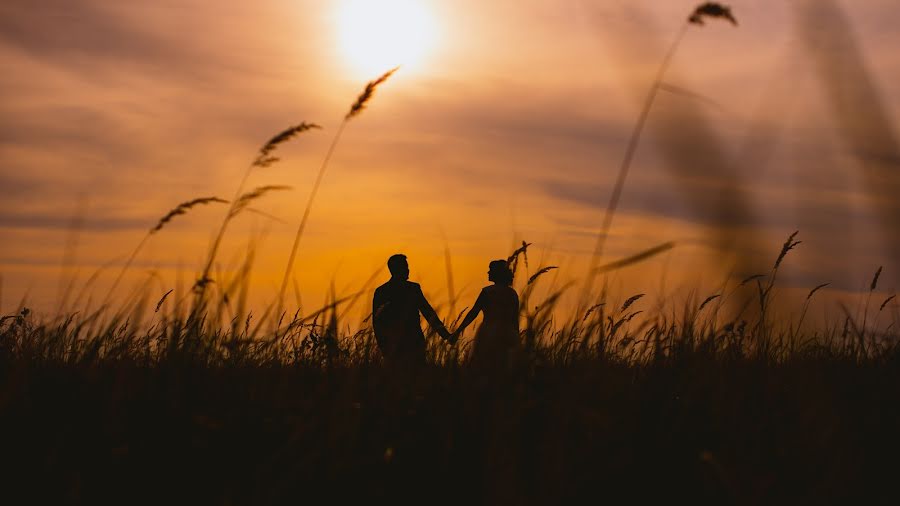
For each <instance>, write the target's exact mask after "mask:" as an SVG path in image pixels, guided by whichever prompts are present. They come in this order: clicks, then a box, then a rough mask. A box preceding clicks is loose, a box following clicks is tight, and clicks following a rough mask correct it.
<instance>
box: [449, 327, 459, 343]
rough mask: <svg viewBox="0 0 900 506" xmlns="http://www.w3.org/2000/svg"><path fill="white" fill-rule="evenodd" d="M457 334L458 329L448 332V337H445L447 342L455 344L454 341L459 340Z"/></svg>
mask: <svg viewBox="0 0 900 506" xmlns="http://www.w3.org/2000/svg"><path fill="white" fill-rule="evenodd" d="M459 334H460V332H459V330H455V331H453V333H452V334H450V338H449V339H447V342H448V343H450V344H456V342H457V341H459Z"/></svg>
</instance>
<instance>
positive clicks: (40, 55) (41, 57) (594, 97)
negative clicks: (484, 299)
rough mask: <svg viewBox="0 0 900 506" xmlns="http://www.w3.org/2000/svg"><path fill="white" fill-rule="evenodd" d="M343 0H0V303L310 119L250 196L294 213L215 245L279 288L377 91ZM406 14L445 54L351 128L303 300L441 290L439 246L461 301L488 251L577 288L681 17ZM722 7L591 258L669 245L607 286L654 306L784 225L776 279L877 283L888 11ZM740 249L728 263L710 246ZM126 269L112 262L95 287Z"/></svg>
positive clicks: (891, 16)
mask: <svg viewBox="0 0 900 506" xmlns="http://www.w3.org/2000/svg"><path fill="white" fill-rule="evenodd" d="M343 3H345V2H342V1H341V0H334V1H325V0H321V1H305V0H292V1H287V0H268V1H260V2H253V3H252V4H251V3H248V2H233V1H218V2H210V1H200V0H179V1H173V0H154V1H131V2H115V3H112V2H106V1H100V0H42V1H40V2H37V3H35V2H30V1H29V2H26V1H24V0H6V1H5V2H3V4H2V5H0V59H2V61H3V63H4V69H5V72H3V73H2V74H0V184H2V188H3V189H4V199H2V202H0V245H2V247H0V274H2V276H3V285H2V299H0V313H4V314H5V313H7V312H9V311H11V310H12V309H14V308H15V306H16V305H17V304H18V302H19V300H21V298H22V297H23V296H24V295H25V294H26V293H27V294H28V298H29V301H31V302H30V303H31V304H32V305H36V306H37V307H45V308H50V307H52V304H54V301H56V300H57V297H58V295H57V293H58V291H59V286H60V279H61V278H60V276H61V271H62V269H61V265H63V257H64V256H65V251H66V247H65V245H66V244H67V241H68V243H69V244H70V245H72V247H70V248H69V251H70V252H72V256H71V258H72V259H73V260H72V263H73V267H72V268H71V269H69V270H68V271H67V273H68V274H69V275H71V274H72V273H75V272H77V273H78V275H79V276H80V278H78V279H80V280H84V279H86V278H87V277H88V276H89V275H90V274H91V273H92V272H93V271H94V270H95V269H96V268H97V267H99V266H101V265H104V264H106V263H107V262H110V261H113V260H116V259H118V260H117V261H118V264H116V263H114V264H113V265H114V266H115V265H121V261H122V259H124V257H126V256H127V255H128V254H129V253H130V251H131V250H132V249H133V247H134V246H135V245H136V244H137V243H138V242H139V241H140V239H141V237H143V235H144V233H145V232H146V230H147V229H148V228H149V227H151V226H152V225H153V224H154V223H155V222H156V220H157V219H158V218H159V217H160V216H161V215H162V214H164V213H165V212H166V211H167V210H168V209H170V208H171V207H173V206H174V205H175V204H177V203H178V202H181V201H184V200H188V199H191V198H194V197H198V196H209V195H218V196H221V197H224V198H230V197H231V196H232V194H233V192H234V190H235V188H236V185H237V183H238V180H239V178H240V176H241V174H242V173H243V170H244V167H246V165H247V163H248V162H249V161H250V160H252V158H253V156H254V153H255V152H256V150H257V149H258V148H259V146H260V145H261V144H262V143H264V142H265V141H266V140H267V139H268V138H269V137H271V135H273V134H274V133H277V132H278V131H280V130H282V129H283V128H284V127H286V126H288V125H290V124H295V123H298V122H300V121H313V122H316V123H319V124H321V125H322V126H323V127H324V130H322V131H318V132H312V133H307V134H303V136H302V137H300V138H298V139H297V140H296V141H294V142H292V143H291V144H290V145H287V146H285V147H284V148H283V149H281V150H280V152H279V153H280V155H282V161H281V162H280V164H278V165H276V166H275V167H272V168H269V169H261V170H258V171H256V172H254V174H253V175H252V176H251V181H250V183H249V185H250V186H251V187H252V186H258V185H263V184H288V185H292V186H293V187H294V188H295V189H294V190H293V191H291V192H284V193H281V194H278V195H273V196H271V197H267V198H266V199H265V200H263V201H260V202H259V203H258V205H257V207H258V208H259V209H261V210H264V211H265V212H267V213H271V214H272V215H274V216H277V217H278V218H280V219H281V220H283V221H284V223H282V222H278V221H271V220H268V219H266V218H263V217H260V216H255V215H246V216H243V217H241V218H240V219H239V220H238V221H237V222H236V223H235V226H234V227H233V228H232V229H231V231H230V233H229V235H228V238H227V241H226V245H225V249H224V250H223V254H222V255H221V256H220V261H221V263H222V264H223V266H224V267H225V268H226V269H227V268H228V266H229V265H232V266H233V265H236V264H235V263H234V262H233V259H235V258H237V257H239V255H240V254H241V252H242V251H243V248H245V247H246V244H247V242H248V240H250V238H251V237H252V234H254V233H256V234H263V235H262V237H261V238H258V239H256V245H257V248H258V250H259V251H258V257H257V265H256V268H255V274H254V293H255V294H256V296H257V297H258V298H259V300H268V299H270V298H271V297H272V296H273V295H274V293H276V292H277V285H278V283H279V281H280V276H281V272H282V271H283V269H284V265H285V262H286V260H287V254H288V250H289V248H290V241H291V239H292V237H293V231H294V229H295V227H296V224H297V223H298V221H299V216H300V214H301V212H302V209H303V206H304V204H305V201H306V198H307V195H308V193H309V189H310V186H311V185H312V182H313V179H314V177H315V172H316V170H317V168H318V164H319V163H320V162H321V160H322V157H323V156H324V153H325V150H326V149H327V147H328V143H329V142H330V140H331V138H332V136H333V134H334V131H335V129H336V128H337V126H338V125H339V123H340V120H341V118H342V117H343V114H344V113H345V112H346V109H347V108H348V107H349V105H350V103H351V102H352V101H353V100H354V99H355V98H356V96H357V94H358V93H359V92H360V91H361V89H362V87H363V85H364V84H365V82H366V81H367V80H368V79H371V78H374V77H376V75H369V74H366V73H364V72H362V71H361V69H360V68H359V66H358V64H357V65H354V63H352V62H351V61H350V60H349V59H348V58H347V55H346V53H345V52H343V51H342V49H341V44H340V37H341V27H340V26H339V23H340V21H339V20H340V19H341V16H340V13H341V12H342V11H341V5H342V4H343ZM418 3H419V4H420V5H423V6H424V9H425V11H426V12H428V13H430V14H429V15H430V16H431V17H432V18H433V19H434V26H435V27H436V28H435V29H436V33H435V34H434V39H435V40H434V45H433V47H431V48H430V49H429V50H428V51H426V52H425V53H424V54H423V56H422V58H421V59H420V60H419V61H418V62H415V63H413V64H410V65H407V66H405V67H402V68H401V69H400V71H399V72H398V73H397V74H396V75H395V76H393V77H392V78H391V80H390V81H388V82H387V83H385V84H384V85H383V86H382V87H381V88H380V89H379V90H378V92H377V95H376V96H375V98H374V99H373V101H372V103H371V106H370V107H369V108H368V109H367V110H366V111H364V112H363V114H362V115H360V116H359V117H358V118H356V119H354V120H353V121H352V122H351V124H350V125H348V128H347V130H346V132H345V134H344V137H343V139H342V141H341V144H340V145H339V146H338V148H337V152H336V154H335V156H334V158H333V160H332V163H331V165H330V168H329V172H328V173H327V174H326V176H325V181H324V184H323V186H322V188H321V192H320V194H319V200H318V201H317V203H316V206H315V207H314V209H313V212H312V216H311V219H310V224H309V228H308V231H307V234H306V236H305V237H304V239H303V243H302V245H301V249H300V257H299V260H298V266H297V269H296V271H295V276H296V278H297V280H298V283H299V284H300V286H301V290H302V292H303V294H304V300H305V302H306V303H307V304H309V305H316V304H318V303H320V302H321V301H322V300H324V297H325V292H326V291H327V289H328V286H329V284H330V282H331V280H332V279H334V280H335V285H336V287H337V288H338V290H343V291H349V290H351V289H354V288H355V287H358V285H359V284H360V283H361V282H362V281H363V280H364V279H366V278H367V277H368V276H369V275H370V274H371V273H372V272H374V271H375V270H376V269H378V268H380V267H381V266H382V265H383V263H384V261H385V260H386V258H387V257H388V256H389V255H390V254H392V253H395V252H398V251H402V252H405V253H407V254H408V255H409V257H410V262H411V267H412V271H413V275H412V276H413V279H414V280H418V281H421V282H422V283H423V286H424V287H425V289H426V293H429V294H432V297H433V299H434V302H435V303H436V304H437V303H440V302H441V301H444V300H446V298H447V297H446V280H445V264H444V248H445V239H444V238H446V245H447V246H448V247H449V249H450V251H451V254H452V263H453V269H454V277H455V281H456V286H457V289H464V292H463V295H462V300H461V302H460V303H459V305H460V306H465V305H467V304H466V300H467V299H469V298H472V297H474V294H475V293H476V290H477V288H478V287H480V286H481V285H482V284H483V283H484V278H485V271H486V267H487V263H488V261H489V260H491V259H494V258H501V257H504V256H506V255H508V254H509V252H510V251H511V250H512V248H513V246H514V245H515V244H516V241H521V240H522V239H526V240H528V241H529V242H534V243H535V245H534V250H533V255H532V257H531V259H530V260H531V261H532V263H531V264H530V269H531V271H534V270H535V268H536V267H537V266H538V263H539V261H543V264H544V265H560V266H561V267H562V269H560V270H559V271H556V272H558V276H559V278H558V281H557V282H558V283H559V284H561V283H562V282H564V281H565V280H566V279H569V278H573V277H580V276H581V275H582V273H583V271H584V266H585V264H586V258H587V256H588V255H589V253H590V251H591V250H592V248H593V243H594V237H595V235H596V233H597V231H598V230H599V224H600V221H601V218H602V214H603V208H604V207H605V206H606V201H607V199H608V198H609V194H610V191H611V186H612V182H613V180H614V178H615V173H616V169H617V167H618V164H619V163H620V160H621V157H622V155H623V153H624V149H625V144H626V142H627V139H628V135H629V133H630V131H631V128H632V126H633V124H634V121H635V118H636V116H637V112H638V110H639V108H640V104H641V100H642V99H643V96H644V94H645V93H646V90H647V88H648V86H649V83H650V82H651V80H652V75H653V73H654V72H655V70H656V68H657V66H658V64H659V62H660V60H661V59H662V55H663V53H664V51H665V48H666V46H667V44H668V43H669V41H670V40H671V39H672V38H673V37H674V35H675V33H676V32H677V30H678V29H679V27H680V26H681V23H682V22H683V20H684V18H685V17H686V16H687V13H689V12H690V11H691V10H692V8H693V7H694V6H695V2H692V1H680V0H678V1H676V0H667V1H665V2H660V1H648V0H629V1H602V0H595V1H589V0H581V1H577V0H571V1H568V0H567V1H559V0H524V1H523V0H518V1H512V0H493V1H491V2H482V1H475V0H452V1H451V0H432V1H427V0H421V1H419V2H418ZM829 4H831V6H830V7H829ZM730 5H731V6H732V8H733V9H734V13H735V16H736V17H737V18H738V20H739V21H740V26H739V27H737V28H735V27H732V26H731V25H729V24H726V23H724V22H715V21H710V22H709V23H708V24H707V25H706V26H704V27H702V28H700V27H692V28H691V29H690V30H689V32H688V33H687V35H686V38H685V40H684V42H683V44H682V45H681V46H680V48H679V49H678V52H677V54H676V57H675V59H674V60H673V63H672V67H671V70H670V72H669V73H668V74H667V77H666V79H665V81H666V83H667V85H668V87H667V89H666V91H663V92H661V93H660V95H659V96H658V97H657V101H656V102H655V104H654V108H653V110H652V112H651V114H650V120H649V123H648V127H647V131H646V132H645V136H644V137H643V139H642V141H641V145H640V148H639V150H638V155H637V157H636V159H635V161H634V164H633V167H632V171H631V173H630V175H629V179H628V182H627V184H626V187H625V192H624V194H623V198H622V202H621V206H620V213H619V214H618V215H617V217H616V221H615V223H614V225H613V232H612V235H611V238H610V241H609V243H608V248H607V255H608V257H609V259H613V258H618V257H621V256H625V255H628V254H632V253H634V252H637V251H639V250H641V249H645V248H648V247H651V246H654V245H656V244H659V243H662V242H665V241H677V243H678V245H677V246H676V248H675V250H673V252H672V253H670V254H668V255H666V256H665V257H661V258H657V259H654V260H651V261H649V262H648V263H647V264H646V265H643V266H642V267H640V268H632V269H628V270H626V271H622V272H621V273H619V274H618V275H617V277H616V279H617V281H616V282H617V283H620V284H621V285H622V286H623V287H624V288H622V289H623V290H624V291H626V292H631V293H635V292H654V291H655V290H657V288H658V287H659V285H660V281H661V273H662V272H663V270H665V271H666V272H668V276H669V277H670V278H671V280H670V281H669V283H670V284H674V285H678V283H680V282H685V281H690V282H692V283H693V282H698V284H708V285H709V286H712V285H713V284H715V283H718V282H719V281H720V280H721V279H723V278H724V277H725V276H726V275H727V273H728V271H729V270H738V271H746V270H748V269H752V268H754V267H756V266H759V265H768V264H770V263H771V261H772V260H773V257H774V255H775V254H776V253H777V250H778V248H779V247H780V245H781V242H782V241H783V240H784V238H785V237H786V236H787V235H788V234H789V233H790V232H792V231H793V230H795V229H799V230H800V231H801V233H800V238H801V239H802V240H803V241H804V243H803V245H802V246H800V247H799V248H798V250H797V251H796V252H795V253H792V257H791V259H790V261H789V262H788V263H787V264H786V270H785V277H784V278H783V279H784V283H785V284H786V285H788V286H800V287H804V286H806V287H808V286H814V285H816V284H818V283H821V282H831V283H832V284H833V285H832V286H833V287H834V288H835V289H837V290H856V289H859V288H861V287H862V286H864V285H866V284H867V283H868V280H869V279H870V277H871V274H872V273H873V272H874V270H875V269H876V268H877V267H878V266H879V265H885V277H884V278H883V279H884V281H883V288H884V289H885V290H887V291H891V290H893V288H894V287H895V286H896V282H897V281H898V280H900V276H898V274H897V273H898V269H900V262H896V261H893V262H892V261H891V258H896V255H892V253H891V251H897V250H892V248H896V244H893V243H892V240H893V238H894V237H896V236H897V232H898V231H897V227H898V225H900V220H895V219H893V216H895V215H896V216H900V214H897V207H898V204H897V203H896V198H894V197H893V196H895V195H896V192H894V191H893V190H894V189H900V185H898V184H897V182H896V181H895V176H894V175H893V174H896V172H897V169H900V167H898V165H900V163H898V158H897V153H898V148H897V145H896V137H894V135H893V134H894V133H896V132H893V131H891V128H893V124H894V123H895V122H896V121H897V119H898V118H900V92H898V91H897V89H896V87H892V86H891V83H894V82H897V80H898V78H900V56H898V53H897V52H896V51H895V50H894V49H895V48H896V47H900V32H898V31H897V30H896V22H897V21H898V12H897V9H896V6H895V5H893V2H891V1H889V0H867V1H859V2H852V3H851V2H847V1H841V2H837V3H836V4H832V2H824V1H819V0H795V1H793V2H784V1H782V0H765V1H760V0H753V1H750V0H743V1H732V2H731V3H730ZM835 5H840V6H843V9H840V10H838V9H837V8H836V7H834V6H835ZM823 6H824V7H823ZM842 16H845V17H846V21H847V25H846V26H845V25H842V24H841V20H842V19H844V18H842ZM395 30H399V28H396V27H391V26H385V27H384V31H385V32H386V33H392V32H393V31H395ZM376 33H377V32H376ZM413 43H414V42H413ZM399 63H402V62H399ZM384 70H387V69H384ZM860 77H862V78H864V79H860ZM886 125H887V126H888V127H891V128H884V127H885V126H886ZM740 199H743V201H744V204H745V205H743V208H744V211H743V212H741V208H742V205H741V204H740V202H739V200H740ZM224 212H225V209H224V208H221V207H219V208H215V207H210V208H203V209H199V210H196V211H192V212H191V213H190V214H189V215H187V216H183V217H179V218H177V220H176V221H175V222H173V224H172V225H171V226H170V227H167V228H166V229H165V230H163V231H162V232H161V233H160V234H158V235H157V236H155V237H154V238H153V239H152V240H151V242H150V244H149V245H148V247H147V249H146V250H145V251H144V252H143V253H142V254H141V256H140V257H139V259H138V262H137V266H136V268H135V269H134V270H133V271H132V272H131V274H130V276H129V283H134V282H137V281H138V280H141V279H145V278H146V276H147V275H148V273H150V272H156V273H157V274H158V278H157V281H154V285H153V290H154V293H155V291H158V292H159V293H160V295H161V294H162V293H164V292H165V290H166V289H168V287H171V286H174V284H175V282H176V281H175V280H176V278H177V273H178V271H179V270H180V271H181V272H182V278H184V279H185V280H186V281H185V283H188V284H189V283H190V279H191V278H192V276H194V275H195V274H194V273H195V272H196V271H198V270H199V269H201V267H202V261H203V256H204V252H205V248H206V245H207V244H208V242H209V240H210V239H211V236H212V234H213V231H214V228H215V226H216V224H217V223H218V222H219V221H220V220H221V218H222V215H223V213H224ZM73 222H76V223H81V225H78V226H76V227H74V230H78V233H72V230H73V226H72V223H73ZM729 241H733V242H731V243H730V244H732V247H731V249H732V250H738V251H741V252H743V253H744V255H743V256H744V257H745V262H746V263H745V264H744V265H745V266H744V267H740V266H737V264H736V263H735V262H736V261H735V260H734V258H733V257H732V256H729V255H728V254H726V253H723V252H722V251H720V249H721V248H722V247H723V244H727V243H729ZM723 258H724V260H722V259H723ZM115 272H116V270H115V267H112V268H110V269H107V270H106V271H104V273H103V277H102V279H101V281H100V282H98V286H100V287H102V286H104V283H106V286H108V284H109V283H110V282H111V279H112V278H113V277H114V276H115ZM382 278H384V275H382ZM670 286H671V285H670Z"/></svg>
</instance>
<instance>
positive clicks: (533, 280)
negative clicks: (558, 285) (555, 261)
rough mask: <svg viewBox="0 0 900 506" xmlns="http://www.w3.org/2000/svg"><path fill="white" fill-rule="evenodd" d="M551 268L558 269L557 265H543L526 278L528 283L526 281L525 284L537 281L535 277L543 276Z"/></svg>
mask: <svg viewBox="0 0 900 506" xmlns="http://www.w3.org/2000/svg"><path fill="white" fill-rule="evenodd" d="M553 269H559V267H557V266H555V265H551V266H549V267H544V268H543V269H541V270H539V271H537V272H535V273H534V275H533V276H531V277H530V278H528V283H527V284H529V285H530V284H532V283H534V282H535V281H537V278H539V277H541V276H543V275H544V274H546V273H548V272H550V271H552V270H553Z"/></svg>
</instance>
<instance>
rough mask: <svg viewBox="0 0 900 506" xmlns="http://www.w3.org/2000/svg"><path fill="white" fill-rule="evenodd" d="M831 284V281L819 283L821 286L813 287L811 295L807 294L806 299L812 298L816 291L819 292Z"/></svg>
mask: <svg viewBox="0 0 900 506" xmlns="http://www.w3.org/2000/svg"><path fill="white" fill-rule="evenodd" d="M830 284H831V283H822V284H821V285H819V286H817V287H815V288H813V289H812V290H810V291H809V295H807V296H806V300H809V299H811V298H812V296H813V295H815V293H816V292H818V291H819V290H821V289H823V288H825V287H826V286H828V285H830Z"/></svg>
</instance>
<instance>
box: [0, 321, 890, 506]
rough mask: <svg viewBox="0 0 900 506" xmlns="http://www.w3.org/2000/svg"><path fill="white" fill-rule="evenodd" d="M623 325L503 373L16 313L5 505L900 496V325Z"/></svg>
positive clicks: (826, 500) (318, 332) (755, 500)
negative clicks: (41, 320) (799, 329)
mask: <svg viewBox="0 0 900 506" xmlns="http://www.w3.org/2000/svg"><path fill="white" fill-rule="evenodd" d="M588 321H593V320H592V319H591V320H588ZM597 321H603V320H602V318H600V317H599V315H598V318H597ZM610 323H612V322H610ZM575 327H577V325H576V326H575ZM578 329H580V330H578ZM622 329H624V327H618V328H617V329H616V330H617V331H622ZM610 330H612V325H610V324H607V325H600V324H598V325H587V324H585V326H583V327H577V328H576V329H575V330H573V329H572V328H570V329H569V330H568V331H567V332H568V333H565V332H560V333H557V334H555V335H554V336H555V340H554V339H536V340H534V342H535V343H538V344H534V345H532V346H531V347H530V348H528V349H526V350H523V351H521V352H520V354H518V355H517V356H516V357H514V360H512V361H511V362H510V363H509V364H507V365H506V366H504V365H498V366H497V367H493V368H491V369H490V370H485V369H477V368H475V367H474V366H473V365H471V364H468V363H466V361H465V360H464V359H460V357H459V356H458V355H456V354H455V352H453V350H449V348H447V347H446V346H445V345H442V344H439V343H437V342H435V343H433V346H432V348H431V359H430V360H429V363H428V364H427V365H426V366H424V367H422V368H420V369H415V370H413V369H404V370H398V369H392V368H388V367H386V366H385V365H383V364H382V363H381V361H380V360H379V359H378V357H377V352H374V351H373V350H372V349H371V336H370V335H369V334H368V333H367V332H360V333H357V334H356V335H354V336H344V337H342V338H340V339H335V338H334V335H333V334H332V335H331V336H329V332H330V331H329V329H328V328H326V329H324V330H323V329H321V328H317V327H314V326H308V327H304V326H302V325H298V326H296V327H295V329H294V330H293V331H292V332H294V334H292V335H288V334H285V335H282V336H280V337H277V339H278V340H279V342H278V343H275V344H272V341H273V340H272V339H270V340H268V341H266V340H264V339H263V340H260V339H256V340H254V341H252V342H251V341H247V340H241V339H240V338H239V337H240V336H232V337H229V336H228V334H227V333H225V332H223V333H220V334H214V333H207V332H208V331H207V330H203V329H202V327H200V326H199V325H195V326H191V325H190V324H188V325H181V324H176V323H172V322H168V323H167V324H166V325H164V326H162V327H157V329H156V331H155V333H154V332H151V331H145V332H143V333H141V332H133V331H130V330H128V329H127V327H124V326H117V327H116V326H111V327H108V328H107V330H105V331H102V332H100V333H98V334H96V335H95V336H94V337H92V338H90V339H86V338H83V337H79V333H78V332H77V331H76V330H75V328H74V327H73V326H71V325H69V326H66V325H56V326H49V325H48V326H37V325H31V324H29V322H28V319H27V318H20V319H11V320H9V321H7V322H4V324H3V327H2V328H0V345H2V346H0V349H2V352H0V434H3V439H4V443H3V449H2V454H3V457H2V460H3V463H4V467H5V468H6V469H5V470H4V471H3V472H2V480H3V482H4V484H3V489H2V495H3V496H5V497H7V498H10V499H11V500H10V502H6V501H4V503H6V504H22V503H24V502H31V503H45V504H97V503H105V502H116V503H119V504H132V503H153V504H164V503H165V504H167V503H177V504H282V503H287V504H316V503H318V502H320V501H328V503H332V504H339V503H360V502H362V503H365V504H381V503H398V502H407V501H416V502H419V503H426V504H427V503H438V504H443V503H464V504H470V503H475V504H556V503H582V502H588V501H590V502H592V503H598V502H600V503H610V504H621V503H656V502H665V503H679V504H680V503H687V501H690V502H693V503H709V504H791V505H798V504H853V503H855V504H876V503H879V504H887V503H893V504H896V501H897V500H898V498H900V493H898V491H897V469H898V468H900V466H898V464H897V460H898V455H900V433H898V429H900V352H898V348H897V346H895V345H894V344H892V343H895V342H896V341H890V340H888V337H887V336H881V337H880V338H879V339H875V338H874V337H872V336H865V335H862V336H860V335H855V336H854V335H852V334H848V333H844V334H841V335H838V334H840V332H836V333H834V335H829V336H822V335H819V336H811V337H814V338H815V339H807V340H806V341H805V343H806V344H804V345H803V346H801V347H796V346H795V347H791V346H788V345H786V344H785V342H784V340H783V339H782V338H778V339H775V338H771V343H773V344H769V345H765V346H763V345H762V344H763V343H762V341H761V338H760V335H763V334H765V333H764V332H762V331H761V330H758V335H754V334H752V333H750V334H747V335H743V336H742V335H739V334H737V332H736V331H735V330H734V329H728V330H725V329H719V330H715V329H711V328H707V329H706V330H701V329H700V328H698V327H696V326H693V325H691V326H689V327H685V326H681V327H679V326H671V325H663V324H657V325H654V326H652V327H650V329H649V330H647V331H645V332H643V333H642V334H640V335H641V336H642V337H643V338H642V339H641V340H640V341H642V344H641V345H640V346H642V347H643V348H642V349H643V350H644V352H642V353H634V352H631V353H623V352H622V350H623V349H625V348H627V347H628V345H627V343H628V342H629V341H628V339H630V338H629V337H628V336H629V335H630V334H628V332H624V333H622V334H620V335H619V336H617V337H616V336H613V335H610V334H606V333H605V332H608V331H610ZM332 331H333V330H332ZM527 333H528V332H527V331H526V335H527ZM276 336H278V335H277V334H276ZM554 336H549V337H551V338H552V337H554ZM544 337H548V336H544ZM584 338H587V339H584ZM767 339H768V338H767ZM797 340H798V339H795V340H794V341H797ZM800 341H803V340H800ZM527 342H529V341H528V340H526V343H527ZM623 342H625V343H626V345H623V344H622V343H623ZM267 343H269V344H267ZM291 343H293V344H291ZM540 343H553V344H540ZM584 343H588V344H584ZM614 344H615V345H614ZM448 350H449V353H448ZM23 501H24V502H23Z"/></svg>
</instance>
